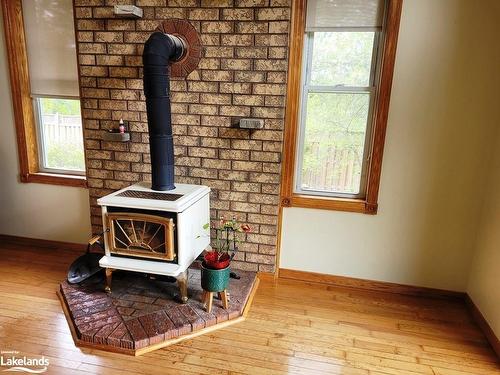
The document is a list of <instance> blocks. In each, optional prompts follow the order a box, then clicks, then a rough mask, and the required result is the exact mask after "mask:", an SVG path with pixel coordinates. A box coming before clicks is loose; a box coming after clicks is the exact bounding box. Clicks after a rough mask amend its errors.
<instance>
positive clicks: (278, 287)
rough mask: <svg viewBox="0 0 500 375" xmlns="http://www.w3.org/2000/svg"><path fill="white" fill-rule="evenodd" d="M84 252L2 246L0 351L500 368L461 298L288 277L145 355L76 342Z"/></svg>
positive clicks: (200, 362) (175, 368) (68, 365)
mask: <svg viewBox="0 0 500 375" xmlns="http://www.w3.org/2000/svg"><path fill="white" fill-rule="evenodd" d="M78 255H80V254H79V253H75V252H74V251H68V250H66V251H62V250H56V249H50V248H37V249H34V248H27V247H26V246H21V245H13V244H0V349H1V350H18V351H19V352H20V353H21V354H23V355H45V356H46V357H47V358H49V360H50V366H49V371H48V372H47V373H49V374H65V375H67V374H106V375H107V374H110V375H112V374H191V373H203V374H240V373H244V374H288V373H290V374H346V375H349V374H369V375H383V374H409V375H411V374H429V375H463V374H478V375H485V374H500V367H499V363H498V360H497V359H496V357H495V355H494V353H493V351H492V350H491V348H490V347H489V346H488V344H487V343H486V340H485V338H484V336H483V335H482V333H481V332H480V331H479V330H478V328H477V327H476V326H475V325H474V324H473V323H472V322H471V319H470V317H469V315H468V313H467V311H466V310H465V307H464V305H463V304H462V303H461V302H450V301H439V300H432V299H423V298H416V297H404V296H397V295H391V294H384V293H368V292H365V291H357V290H350V289H343V288H333V287H328V286H325V285H319V284H318V285H313V284H306V283H302V282H297V281H285V280H280V281H279V282H278V283H273V282H271V281H269V280H263V281H262V282H261V284H260V287H259V290H258V292H257V295H256V296H255V299H254V303H253V306H252V309H251V311H250V314H249V317H248V318H247V320H246V321H244V322H243V323H240V324H237V325H234V326H231V327H229V328H225V329H222V330H220V331H217V332H214V333H211V334H207V335H204V336H201V337H198V338H196V339H191V340H188V341H185V342H183V343H181V344H177V345H174V346H170V347H168V348H165V349H161V350H158V351H156V352H153V353H150V354H146V355H144V356H142V357H130V356H126V355H120V354H112V353H107V352H101V351H97V350H89V349H80V348H77V347H75V345H74V344H73V340H72V338H71V334H70V331H69V329H68V326H67V323H66V320H65V317H64V315H63V313H62V311H61V306H60V305H59V300H58V299H57V297H56V290H57V288H58V284H59V282H60V281H61V280H62V279H64V277H65V273H66V269H67V266H68V265H69V264H70V263H71V261H72V260H73V259H74V258H75V257H76V256H78ZM0 369H1V368H0Z"/></svg>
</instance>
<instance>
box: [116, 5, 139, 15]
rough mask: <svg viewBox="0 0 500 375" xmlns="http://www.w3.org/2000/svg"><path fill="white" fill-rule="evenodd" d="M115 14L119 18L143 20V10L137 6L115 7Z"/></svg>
mask: <svg viewBox="0 0 500 375" xmlns="http://www.w3.org/2000/svg"><path fill="white" fill-rule="evenodd" d="M114 13H115V15H116V16H118V17H124V18H142V14H143V12H142V9H141V8H139V7H136V6H135V5H115V8H114Z"/></svg>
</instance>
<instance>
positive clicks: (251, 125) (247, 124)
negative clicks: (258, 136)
mask: <svg viewBox="0 0 500 375" xmlns="http://www.w3.org/2000/svg"><path fill="white" fill-rule="evenodd" d="M239 127H240V128H242V129H262V128H263V127H264V120H262V119H257V118H241V119H240V121H239Z"/></svg>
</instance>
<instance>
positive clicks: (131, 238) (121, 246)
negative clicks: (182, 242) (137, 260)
mask: <svg viewBox="0 0 500 375" xmlns="http://www.w3.org/2000/svg"><path fill="white" fill-rule="evenodd" d="M107 225H108V228H109V232H108V236H109V237H108V240H109V241H108V244H109V247H110V249H109V251H110V252H111V253H114V254H119V255H129V256H135V257H142V258H153V259H162V260H168V261H171V260H174V258H175V249H174V226H175V224H174V220H173V219H171V218H163V217H160V216H154V215H147V214H142V213H130V212H126V213H119V212H114V213H108V214H107Z"/></svg>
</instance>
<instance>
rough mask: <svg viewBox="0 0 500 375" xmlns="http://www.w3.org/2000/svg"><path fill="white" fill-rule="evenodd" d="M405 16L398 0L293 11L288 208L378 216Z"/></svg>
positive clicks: (318, 1)
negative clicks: (390, 105) (399, 32)
mask: <svg viewBox="0 0 500 375" xmlns="http://www.w3.org/2000/svg"><path fill="white" fill-rule="evenodd" d="M400 11H401V1H400V0H388V1H387V2H385V1H383V0H370V1H368V0H350V1H347V0H309V1H308V3H307V5H306V1H305V0H301V1H298V2H297V3H295V4H294V9H293V13H292V14H293V16H292V17H293V20H292V35H291V46H292V49H291V56H290V66H291V68H290V69H289V80H288V82H289V89H288V99H287V101H288V105H287V114H286V123H287V125H286V130H285V152H284V166H283V181H282V191H281V195H282V205H283V206H300V207H311V208H326V209H338V210H347V211H356V212H365V213H376V210H377V195H378V184H379V179H380V165H381V161H382V150H383V142H384V136H385V127H386V121H387V110H388V98H389V96H390V87H391V83H392V70H393V64H394V55H395V46H396V40H397V30H398V25H399V17H400ZM304 13H306V17H305V19H304V17H303V15H304ZM384 20H385V21H384ZM304 21H305V22H304ZM293 47H296V48H295V49H293Z"/></svg>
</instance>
